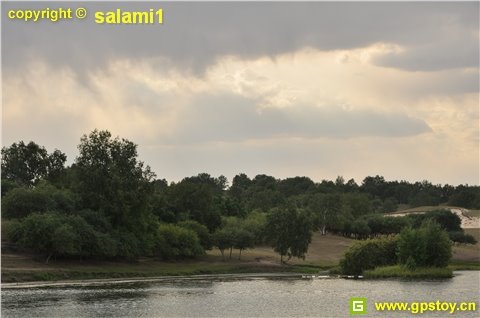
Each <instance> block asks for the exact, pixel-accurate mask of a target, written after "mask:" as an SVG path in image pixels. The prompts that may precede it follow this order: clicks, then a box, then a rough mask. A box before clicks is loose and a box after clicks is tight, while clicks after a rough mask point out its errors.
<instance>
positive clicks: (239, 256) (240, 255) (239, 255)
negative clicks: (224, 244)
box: [238, 249, 242, 259]
mask: <svg viewBox="0 0 480 318" xmlns="http://www.w3.org/2000/svg"><path fill="white" fill-rule="evenodd" d="M241 257H242V249H240V254H238V259H240V258H241Z"/></svg>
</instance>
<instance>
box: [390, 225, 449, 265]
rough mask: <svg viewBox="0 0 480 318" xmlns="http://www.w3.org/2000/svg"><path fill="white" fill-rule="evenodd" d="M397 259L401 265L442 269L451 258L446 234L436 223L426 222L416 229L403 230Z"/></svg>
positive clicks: (399, 239) (399, 240)
mask: <svg viewBox="0 0 480 318" xmlns="http://www.w3.org/2000/svg"><path fill="white" fill-rule="evenodd" d="M397 254H398V259H399V261H400V263H401V264H407V262H408V264H409V267H415V266H435V267H444V266H447V265H448V261H449V260H450V258H451V256H452V247H451V241H450V239H449V237H448V234H447V232H446V231H445V230H443V229H442V228H441V227H440V225H438V224H437V223H435V222H433V221H431V220H427V221H426V222H424V223H423V224H422V226H421V227H420V228H418V229H413V228H405V229H404V230H402V232H401V233H400V235H399V238H398V248H397Z"/></svg>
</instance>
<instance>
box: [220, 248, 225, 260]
mask: <svg viewBox="0 0 480 318" xmlns="http://www.w3.org/2000/svg"><path fill="white" fill-rule="evenodd" d="M220 253H222V259H223V261H224V262H225V250H220Z"/></svg>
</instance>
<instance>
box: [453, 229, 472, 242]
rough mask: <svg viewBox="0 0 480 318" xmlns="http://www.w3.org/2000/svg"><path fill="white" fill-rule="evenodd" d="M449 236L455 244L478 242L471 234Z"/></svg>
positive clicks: (460, 233) (458, 233) (456, 232)
mask: <svg viewBox="0 0 480 318" xmlns="http://www.w3.org/2000/svg"><path fill="white" fill-rule="evenodd" d="M448 236H449V237H450V239H451V240H452V241H453V242H455V243H464V244H476V243H477V240H476V239H475V238H474V237H473V236H472V235H470V234H467V233H465V232H463V231H453V232H448Z"/></svg>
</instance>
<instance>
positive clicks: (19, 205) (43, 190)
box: [2, 181, 77, 218]
mask: <svg viewBox="0 0 480 318" xmlns="http://www.w3.org/2000/svg"><path fill="white" fill-rule="evenodd" d="M76 206H77V198H76V196H75V194H74V193H72V192H71V191H70V190H67V189H58V188H56V187H54V186H52V185H51V184H49V183H48V182H46V181H41V182H40V183H39V184H38V185H37V186H35V187H34V188H25V187H21V188H15V189H13V190H11V191H9V192H8V193H7V194H6V195H5V197H4V198H3V200H2V212H3V216H4V217H6V218H23V217H26V216H27V215H29V214H32V213H34V212H46V211H57V212H62V213H72V212H73V211H74V210H75V209H76Z"/></svg>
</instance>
